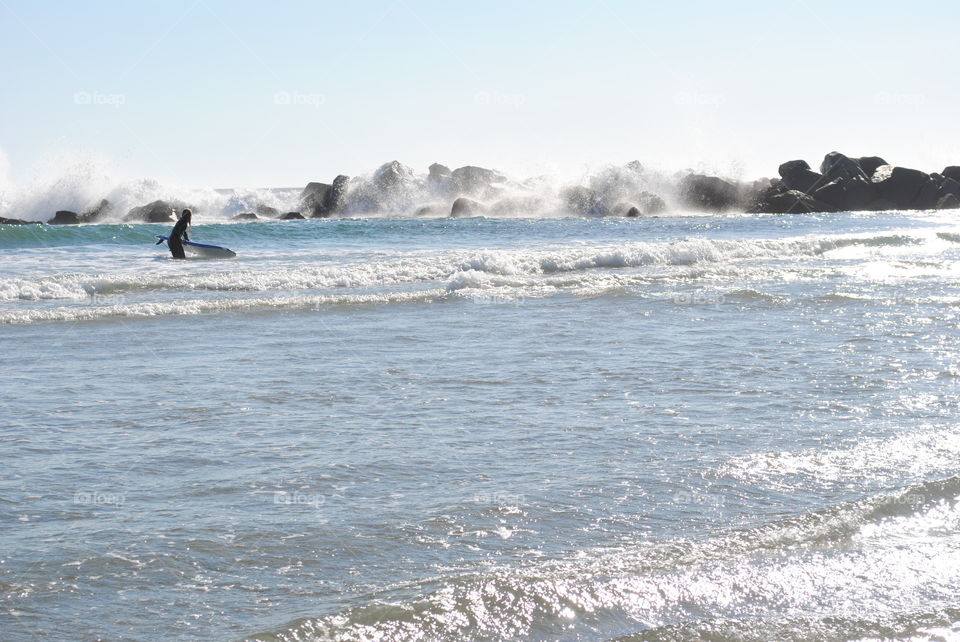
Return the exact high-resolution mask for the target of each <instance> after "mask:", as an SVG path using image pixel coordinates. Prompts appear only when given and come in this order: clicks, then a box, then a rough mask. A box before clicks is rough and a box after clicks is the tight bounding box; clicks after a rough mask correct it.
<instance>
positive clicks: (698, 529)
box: [0, 212, 960, 642]
mask: <svg viewBox="0 0 960 642" xmlns="http://www.w3.org/2000/svg"><path fill="white" fill-rule="evenodd" d="M196 223H197V224H196V225H195V226H194V228H193V232H192V234H191V238H192V239H194V240H196V241H198V242H203V243H212V244H217V245H223V246H227V247H229V248H231V249H233V250H234V251H236V252H237V255H238V256H237V257H236V258H233V259H228V260H199V259H197V260H188V261H174V260H172V259H170V258H168V257H169V252H167V251H166V249H165V247H164V246H159V247H157V246H154V245H153V241H154V239H153V236H154V235H155V234H165V233H167V232H168V231H169V229H170V226H169V225H147V224H134V225H123V224H103V225H86V226H69V227H68V226H63V227H52V226H33V225H31V226H0V250H2V251H0V340H2V346H3V348H2V350H0V364H2V365H0V381H2V389H3V395H2V398H0V416H2V417H3V420H2V421H0V440H2V453H3V471H4V473H3V475H2V476H0V543H2V546H0V596H2V597H0V600H2V603H0V631H2V634H0V637H2V638H3V640H7V641H18V640H35V639H39V640H54V639H56V640H111V641H114V640H244V641H260V642H266V641H283V642H293V641H304V642H305V641H327V640H378V641H390V640H619V641H622V642H628V641H629V642H634V641H641V640H691V641H692V640H810V639H818V640H874V639H892V640H928V639H930V640H937V639H956V638H958V637H960V604H958V602H957V598H956V596H957V595H958V594H960V507H958V504H957V500H958V498H960V471H958V467H960V464H958V462H960V424H958V421H957V420H958V416H960V403H958V395H957V393H958V383H960V363H958V355H960V341H958V337H960V333H958V329H957V323H958V311H960V286H958V285H957V277H958V276H960V222H958V219H957V218H956V212H938V213H930V212H880V213H858V214H851V213H839V214H821V215H803V216H801V215H790V216H770V215H739V214H732V215H726V216H676V217H663V218H639V219H622V218H621V219H611V218H605V219H586V218H470V219H391V218H379V219H362V218H358V219H326V220H305V221H290V222H278V221H269V222H254V223H243V224H229V223H223V222H212V223H207V224H204V223H203V221H202V220H201V219H198V220H196Z"/></svg>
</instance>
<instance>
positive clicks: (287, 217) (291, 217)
mask: <svg viewBox="0 0 960 642" xmlns="http://www.w3.org/2000/svg"><path fill="white" fill-rule="evenodd" d="M304 218H305V217H304V216H303V214H301V213H300V212H287V213H286V214H284V215H283V216H281V217H280V220H281V221H302V220H303V219H304Z"/></svg>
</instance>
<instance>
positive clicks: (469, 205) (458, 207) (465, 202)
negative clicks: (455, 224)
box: [450, 196, 483, 218]
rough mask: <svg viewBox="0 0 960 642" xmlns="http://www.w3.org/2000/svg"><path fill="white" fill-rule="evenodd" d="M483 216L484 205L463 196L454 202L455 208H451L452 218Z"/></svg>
mask: <svg viewBox="0 0 960 642" xmlns="http://www.w3.org/2000/svg"><path fill="white" fill-rule="evenodd" d="M482 215H483V205H481V204H480V203H478V202H477V201H473V200H470V199H469V198H465V197H463V196H461V197H460V198H458V199H457V200H455V201H454V202H453V206H452V207H451V208H450V216H451V217H454V218H457V217H471V216H482Z"/></svg>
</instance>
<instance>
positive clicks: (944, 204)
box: [937, 194, 960, 210]
mask: <svg viewBox="0 0 960 642" xmlns="http://www.w3.org/2000/svg"><path fill="white" fill-rule="evenodd" d="M958 208H960V197H957V196H954V195H953V194H947V195H946V196H944V197H943V198H941V199H940V200H939V201H937V209H938V210H955V209H958Z"/></svg>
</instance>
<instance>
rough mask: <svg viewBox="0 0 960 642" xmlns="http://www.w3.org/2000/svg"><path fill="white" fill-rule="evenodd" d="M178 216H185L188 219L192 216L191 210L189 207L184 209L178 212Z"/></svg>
mask: <svg viewBox="0 0 960 642" xmlns="http://www.w3.org/2000/svg"><path fill="white" fill-rule="evenodd" d="M180 216H181V217H184V216H186V217H187V220H188V221H189V220H191V219H192V218H193V212H191V211H190V210H189V209H185V210H183V211H182V212H180Z"/></svg>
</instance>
